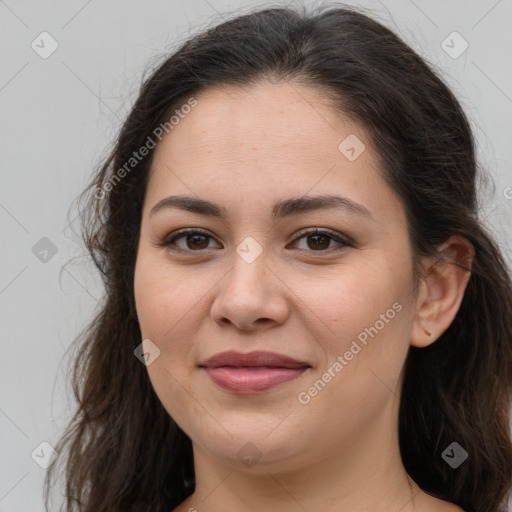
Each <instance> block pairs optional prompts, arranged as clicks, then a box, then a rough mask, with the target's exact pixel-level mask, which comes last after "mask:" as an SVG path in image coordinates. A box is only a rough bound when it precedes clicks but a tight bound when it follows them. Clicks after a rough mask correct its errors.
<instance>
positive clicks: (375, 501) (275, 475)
mask: <svg viewBox="0 0 512 512" xmlns="http://www.w3.org/2000/svg"><path fill="white" fill-rule="evenodd" d="M397 409H398V400H396V398H392V399H391V400H390V402H389V403H388V406H387V407H386V408H385V409H384V410H383V411H381V412H382V414H381V415H380V417H378V418H375V421H371V422H368V427H367V428H366V429H364V430H362V429H361V430H359V431H358V432H357V436H356V437H355V438H353V439H351V440H350V442H349V443H345V444H343V445H342V444H341V443H340V445H338V446H332V447H329V449H328V450H325V454H324V455H322V456H319V455H318V452H315V453H314V454H312V453H303V452H302V453H301V454H300V455H297V457H295V458H294V460H293V461H290V459H288V460H286V461H284V462H283V461H280V462H279V463H266V464H263V459H262V460H261V461H260V462H258V463H256V464H255V465H254V466H253V467H252V468H250V469H248V468H244V469H240V467H239V466H237V467H235V465H234V464H230V463H229V461H219V460H218V459H217V458H216V457H213V456H212V455H211V454H210V453H209V452H207V451H205V450H204V449H203V448H201V447H199V446H197V445H195V444H194V466H195V474H196V489H195V492H194V494H193V495H192V496H190V497H189V498H188V499H187V500H186V502H184V503H183V504H182V506H181V507H180V508H179V509H178V510H179V511H180V512H181V511H191V512H194V510H195V511H197V512H203V511H205V512H206V511H208V512H220V511H225V510H243V511H244V512H252V511H261V510H279V511H281V512H297V511H303V510H322V511H323V512H335V511H336V512H339V511H340V510H350V511H351V512H363V511H364V512H367V511H368V510H372V512H380V511H382V512H385V511H386V512H388V511H389V510H400V511H401V512H406V511H407V512H408V511H409V510H414V509H415V507H414V505H415V497H416V496H418V499H420V496H419V495H421V494H422V491H421V490H420V489H419V488H418V486H417V485H416V484H415V483H414V482H413V481H412V480H411V479H410V477H409V476H408V475H407V473H406V471H405V468H404V467H403V464H402V461H401V458H400V451H399V444H398V433H397V431H396V430H397V429H390V428H389V426H390V425H396V424H397V423H396V421H397V418H398V416H397V415H398V410H397ZM319 441H320V440H319ZM262 451H263V450H262ZM263 453H265V452H264V451H263Z"/></svg>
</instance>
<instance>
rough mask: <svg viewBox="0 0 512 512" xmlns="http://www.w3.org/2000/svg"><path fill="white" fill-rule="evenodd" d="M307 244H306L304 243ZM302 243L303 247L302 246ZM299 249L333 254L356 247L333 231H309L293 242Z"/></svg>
mask: <svg viewBox="0 0 512 512" xmlns="http://www.w3.org/2000/svg"><path fill="white" fill-rule="evenodd" d="M304 242H305V243H304ZM301 243H302V247H301V246H300V245H301ZM293 244H294V245H295V246H296V248H297V249H299V250H302V251H311V252H331V251H339V250H343V249H346V248H347V247H354V245H353V244H352V243H351V242H350V241H349V240H348V239H345V238H342V237H341V236H340V235H338V234H336V233H334V232H331V231H325V230H323V231H320V230H318V229H315V230H309V231H306V232H303V233H302V234H299V236H298V237H297V238H296V239H295V240H294V241H293Z"/></svg>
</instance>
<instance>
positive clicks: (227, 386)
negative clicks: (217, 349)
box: [199, 351, 311, 395]
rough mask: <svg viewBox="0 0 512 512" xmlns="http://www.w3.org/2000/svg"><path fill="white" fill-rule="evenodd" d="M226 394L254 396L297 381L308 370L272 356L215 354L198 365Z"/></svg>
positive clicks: (257, 352) (305, 367)
mask: <svg viewBox="0 0 512 512" xmlns="http://www.w3.org/2000/svg"><path fill="white" fill-rule="evenodd" d="M199 367H200V368H202V369H204V370H205V372H206V373H207V375H208V376H209V377H210V379H211V380H212V381H213V382H214V383H215V384H217V385H218V386H219V387H221V388H222V389H224V390H226V391H230V392H232V393H239V394H249V395H253V394H257V393H262V392H264V391H267V390H269V389H271V388H274V387H275V386H278V385H280V384H283V383H285V382H288V381H290V380H293V379H295V378H297V377H299V376H300V375H301V374H302V373H304V372H305V371H306V370H307V369H308V368H311V366H310V365H309V364H308V363H306V362H304V361H298V360H296V359H293V358H291V357H289V356H285V355H282V354H277V353H274V352H264V351H254V352H248V353H242V352H235V351H228V352H221V353H219V354H215V355H214V356H212V357H210V358H209V359H207V360H206V361H204V362H203V363H201V364H200V365H199Z"/></svg>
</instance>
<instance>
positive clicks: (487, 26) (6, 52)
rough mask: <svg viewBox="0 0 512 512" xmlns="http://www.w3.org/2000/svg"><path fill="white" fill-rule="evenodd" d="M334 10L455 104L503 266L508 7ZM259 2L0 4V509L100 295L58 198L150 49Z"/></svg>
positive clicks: (31, 502) (100, 147)
mask: <svg viewBox="0 0 512 512" xmlns="http://www.w3.org/2000/svg"><path fill="white" fill-rule="evenodd" d="M280 3H282V4H284V3H286V2H275V3H273V4H272V5H276V4H280ZM310 3H313V4H316V3H317V2H310ZM346 3H347V4H350V5H364V6H366V7H368V8H371V9H372V10H373V11H374V12H375V13H376V14H378V15H379V16H380V17H381V19H382V20H383V21H384V22H385V23H386V24H387V25H388V26H390V27H391V28H393V29H394V30H395V31H397V32H399V33H400V34H401V35H402V37H404V38H405V39H406V40H407V41H408V42H409V43H410V44H411V45H412V46H413V47H414V48H415V49H416V50H417V51H419V53H420V54H421V55H422V56H424V57H425V58H426V59H427V60H429V61H430V62H431V63H433V64H434V65H435V66H436V68H437V69H438V70H439V71H440V72H441V73H442V75H443V76H444V78H445V79H446V80H447V81H448V83H449V84H450V85H451V86H452V88H453V90H454V91H455V93H456V95H457V96H458V98H459V99H460V100H461V102H462V104H463V105H464V107H465V109H466V111H467V112H468V114H469V116H470V118H471V121H472V124H473V127H474V130H475V134H476V137H477V140H478V144H479V146H478V152H479V158H480V162H481V164H482V165H483V167H485V168H486V169H488V170H489V172H490V173H491V175H492V177H493V181H494V184H495V192H494V195H491V194H490V193H487V194H486V195H485V196H483V200H484V214H485V216H486V218H487V220H488V222H489V223H490V224H491V226H492V227H493V228H494V230H495V232H496V234H497V236H498V238H499V240H500V243H501V245H502V248H503V251H504V252H505V254H506V257H507V259H508V261H510V260H511V256H512V249H511V240H512V225H511V224H512V222H511V219H512V188H509V187H512V171H511V167H510V164H511V162H512V144H511V130H510V117H511V115H512V73H511V66H510V62H511V61H510V54H511V50H512V30H510V27H511V21H512V1H511V0H499V1H496V0H481V1H473V2H463V1H454V0H435V1H428V2H427V1H422V0H415V1H412V0H396V1H391V0H388V1H384V2H374V1H368V2H346ZM262 5H269V3H268V2H265V3H263V2H256V1H251V2H249V1H246V2H241V1H238V2H236V1H221V0H176V1H173V2H171V1H164V0H158V1H152V2H149V1H139V2H126V1H125V2H122V1H120V0H116V1H114V0H112V1H108V0H104V1H101V0H90V1H85V0H72V1H67V2H65V1H63V0H62V1H46V2H44V1H41V2H36V1H21V0H18V1H16V0H5V1H3V0H0V63H1V64H0V109H1V116H0V130H1V138H0V144H1V148H0V150H1V151H0V158H1V163H0V169H1V178H2V179H1V184H2V186H1V189H0V226H1V229H2V250H1V256H0V257H1V260H0V315H1V325H2V328H3V331H2V332H3V334H2V336H3V339H2V352H3V358H2V359H1V363H0V364H1V368H0V432H1V436H0V453H1V456H0V457H1V459H0V461H1V465H0V512H7V511H8V512H18V511H20V512H21V511H23V512H26V511H31V512H37V511H42V510H43V505H42V482H43V479H44V474H45V470H44V469H43V468H41V467H40V466H39V465H38V464H37V463H36V462H35V461H34V460H33V458H32V457H31V454H32V453H33V452H34V450H35V449H36V448H37V450H36V452H35V454H34V459H36V460H43V459H44V457H45V456H47V453H48V448H45V446H44V445H43V447H42V448H41V447H39V445H40V443H41V442H47V443H49V444H50V445H55V444H56V441H57V439H58V437H59V434H60V433H61V432H62V430H63V428H64V427H65V425H66V423H67V421H68V419H69V417H70V412H71V407H70V403H72V402H71V401H70V400H71V394H70V393H69V388H68V387H67V384H66V368H67V366H68V359H67V358H66V357H65V350H66V349H67V348H68V347H69V345H70V343H71V342H72V340H73V339H74V337H75V336H76V335H77V333H78V331H79V329H80V328H81V327H82V326H83V325H84V324H85V322H86V321H87V320H88V319H89V318H90V316H91V314H92V312H93V311H94V308H95V307H96V305H97V300H98V299H99V297H100V296H101V283H100V281H99V278H98V277H97V276H96V274H95V273H94V271H93V270H92V267H91V265H90V264H89V263H88V262H87V259H86V258H85V257H84V254H85V253H84V249H83V248H82V247H81V246H80V243H79V239H78V237H77V236H76V235H75V234H74V232H73V229H75V230H76V229H78V223H77V222H76V219H75V216H76V208H75V207H74V206H73V200H74V199H75V197H76V196H77V195H78V193H79V192H80V191H81V190H82V189H83V187H84V185H85V183H86V182H87V181H88V178H89V176H90V174H91V171H92V169H93V168H94V167H95V166H96V164H97V163H98V162H99V161H100V158H101V157H102V156H104V155H105V154H106V150H107V147H108V145H109V144H110V143H111V142H112V141H113V139H114V137H115V134H116V132H117V130H118V128H119V126H120V122H121V120H122V119H123V118H124V116H125V115H126V113H127V112H128V110H129V108H130V106H131V105H132V103H133V100H134V98H135V95H136V93H137V90H138V87H139V85H140V81H141V77H142V74H143V72H144V71H145V70H146V69H148V68H149V66H151V65H154V64H155V63H157V62H158V61H159V59H160V57H161V55H162V52H164V51H165V49H166V48H173V47H174V46H175V44H176V42H177V41H181V40H183V39H184V38H186V37H187V36H189V35H190V34H192V33H194V32H196V31H197V30H200V29H201V28H203V27H204V26H205V25H206V24H211V23H213V22H216V21H220V20H221V19H222V16H223V15H226V14H227V13H228V12H229V11H230V10H232V9H240V8H242V10H243V11H246V10H248V9H249V8H250V7H252V6H262ZM43 31H46V32H48V33H49V34H50V35H51V37H52V38H53V39H54V40H55V41H57V43H58V48H57V50H56V51H55V52H54V53H53V54H51V55H50V56H49V57H48V58H46V59H43V58H42V57H41V56H40V55H39V54H38V53H36V51H35V50H34V49H33V48H32V47H31V44H32V42H33V41H34V40H35V43H34V44H39V47H40V48H38V51H39V52H42V51H43V50H44V51H48V50H49V49H51V46H50V40H49V39H45V42H44V49H43V48H42V45H43V43H41V38H39V37H38V36H39V34H41V32H43ZM454 31H456V32H458V33H459V34H460V35H461V36H462V37H463V38H464V40H466V41H467V43H468V45H469V46H468V48H467V50H466V51H465V52H464V53H462V54H461V55H460V56H458V57H457V58H453V55H452V56H450V55H448V54H447V52H446V51H445V49H443V47H442V42H443V41H444V40H445V39H446V38H447V36H449V35H450V34H451V33H452V32H454ZM44 37H47V36H44ZM457 37H458V36H456V38H455V39H453V37H452V39H448V43H445V45H446V44H449V45H450V46H453V48H452V50H451V52H452V53H453V52H458V51H460V50H461V49H462V46H461V44H462V43H463V42H462V40H460V39H457ZM452 40H453V42H452ZM491 192H492V191H491ZM43 237H46V238H47V239H49V240H50V241H51V242H48V240H43V241H41V239H42V238H43ZM51 248H53V250H54V251H55V250H56V251H57V252H56V253H55V254H52V252H51ZM45 249H46V250H49V252H48V253H45V252H44V250H45ZM68 262H70V263H69V264H68V265H67V266H66V268H65V269H63V268H62V267H63V265H64V264H65V263H68ZM38 447H39V448H38ZM37 454H39V459H38V457H37Z"/></svg>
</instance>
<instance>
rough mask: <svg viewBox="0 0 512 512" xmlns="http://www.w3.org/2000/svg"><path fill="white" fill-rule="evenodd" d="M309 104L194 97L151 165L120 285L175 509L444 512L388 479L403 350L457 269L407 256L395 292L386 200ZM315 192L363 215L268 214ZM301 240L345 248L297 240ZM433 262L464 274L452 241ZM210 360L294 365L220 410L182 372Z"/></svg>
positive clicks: (364, 161)
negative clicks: (246, 248) (198, 203)
mask: <svg viewBox="0 0 512 512" xmlns="http://www.w3.org/2000/svg"><path fill="white" fill-rule="evenodd" d="M325 97H326V96H325V94H322V92H321V91H319V90H316V89H313V88H307V87H305V86H302V85H297V84H293V85H292V84H290V83H269V82H261V83H260V84H258V85H257V86H254V87H251V88H250V89H242V88H234V87H230V88H228V87H223V88H210V89H207V90H205V91H203V92H202V93H201V94H199V95H197V96H195V98H196V99H197V106H195V107H194V108H193V109H192V110H191V112H190V113H189V114H187V115H186V116H185V117H184V118H183V119H181V120H180V122H179V124H178V125H176V126H175V127H174V128H173V129H172V131H171V132H170V133H169V134H168V135H167V136H166V137H165V138H164V139H163V140H162V142H161V143H160V144H159V146H158V147H157V148H156V150H155V155H154V160H153V163H152V169H151V174H150V179H149V182H148V188H147V193H146V198H145V203H144V208H143V215H142V225H141V233H140V241H139V246H138V254H137V263H136V270H135V283H134V285H135V299H136V305H137V313H138V318H139V322H140V326H141V330H142V334H143V338H144V339H150V340H151V341H152V343H154V344H155V345H156V346H157V347H158V348H159V350H160V355H159V356H158V357H157V358H156V359H155V360H154V362H152V363H151V364H149V365H148V366H147V370H148V372H149V377H150V379H151V382H152V385H153V387H154V389H155V391H156V393H157V395H158V397H159V399H160V400H161V402H162V404H163V406H164V407H165V409H166V410H167V411H168V413H169V414H170V415H171V416H172V417H173V418H174V420H175V421H176V422H177V423H178V425H179V426H180V427H181V428H182V429H183V430H184V431H185V432H186V433H187V435H188V436H189V437H190V438H191V440H192V443H193V448H194V464H195V472H196V490H195V492H194V494H193V495H192V496H191V497H189V499H187V500H186V501H185V502H183V503H182V504H181V505H180V506H179V507H178V508H177V509H175V512H184V511H188V510H192V511H193V510H197V511H199V512H201V511H203V510H204V511H208V512H217V511H225V510H244V511H261V510H280V511H283V512H292V511H293V512H295V511H303V510H304V509H305V510H310V511H312V510H322V511H324V512H331V511H339V510H350V511H351V512H363V511H368V510H373V511H375V512H379V511H382V512H384V511H386V512H389V511H390V510H396V511H398V510H400V511H401V512H407V511H412V510H416V511H460V510H461V509H459V508H458V507H456V506H455V505H452V504H450V503H448V502H445V501H442V500H439V499H437V498H434V497H432V496H430V495H428V494H426V493H424V492H423V491H421V489H419V487H418V486H417V485H416V484H415V483H414V482H413V481H412V479H410V477H409V476H408V475H407V473H406V472H405V469H404V467H403V465H402V462H401V459H400V454H399V446H398V407H399V397H400V388H401V382H402V369H403V365H404V361H405V358H406V355H407V352H408V349H409V346H410V345H414V346H417V347H424V346H426V345H429V344H430V343H433V342H435V340H436V339H437V338H438V337H439V336H440V335H441V334H442V333H443V332H444V331H445V330H446V329H447V328H448V326H449V325H450V323H451V322H452V321H453V319H454V317H455V315H456V313H457V310H458V309H459V306H460V303H461V301H462V297H463V294H464V290H465V287H466V285H467V282H468V279H469V272H467V271H463V270H460V269H458V268H457V267H456V266H454V265H450V264H437V265H435V264H434V263H435V260H434V259H433V258H424V259H423V267H424V269H425V271H426V273H427V277H426V278H425V279H424V280H423V281H422V282H421V285H420V287H419V291H418V293H417V294H416V295H415V294H414V293H413V275H412V254H411V246H410V243H409V238H408V236H407V223H406V218H405V213H404V209H403V207H402V203H401V201H400V199H399V198H398V197H397V195H396V194H395V192H394V191H393V190H392V189H391V188H390V187H389V186H388V185H387V184H386V183H385V181H384V180H383V179H382V177H381V175H380V174H379V165H380V164H379V159H378V155H377V153H376V151H375V150H374V149H373V148H372V145H371V142H370V140H369V138H368V136H367V134H366V133H365V131H364V130H363V128H362V127H361V126H360V125H359V124H358V123H356V122H354V121H352V120H350V119H349V118H348V117H346V116H340V115H339V114H336V113H334V111H333V109H332V106H330V105H329V104H328V103H327V100H326V99H325ZM350 134H355V135H356V136H357V137H358V138H359V139H360V140H361V141H362V142H363V143H364V144H365V147H366V149H365V150H364V151H363V152H362V153H361V154H360V155H359V157H358V158H356V159H355V160H354V161H349V159H347V158H346V156H345V155H344V154H342V153H341V152H340V150H339V149H338V145H339V144H340V142H342V141H343V140H344V139H345V138H346V137H347V136H348V135H350ZM326 194H337V195H341V196H344V197H347V198H349V199H351V200H352V201H355V202H357V203H360V204H362V205H364V206H365V207H366V208H367V209H368V210H369V211H370V213H371V218H369V217H366V216H364V215H358V214H355V213H352V212H350V211H347V210H344V209H341V208H330V209H317V210H313V211H310V212H307V213H301V214H298V215H292V216H289V217H285V218H283V219H280V220H278V221H276V220H275V219H273V218H272V216H271V212H272V207H273V205H274V204H275V203H276V202H278V201H281V200H285V199H289V198H297V197H301V196H303V195H307V196H320V195H326ZM171 195H185V196H189V197H195V198H201V199H206V200H209V201H211V202H214V203H216V204H217V205H219V206H221V207H224V208H225V209H226V211H227V217H226V218H225V219H223V220H221V219H219V218H215V217H211V216H206V215H203V214H199V213H195V212H189V211H184V210H181V209H178V208H166V209H162V210H160V211H158V212H157V213H155V214H154V215H150V211H151V209H152V208H153V207H154V206H155V205H156V204H157V203H158V202H159V201H160V200H162V199H163V198H166V197H167V196H171ZM182 228H200V229H203V230H206V231H208V232H209V233H210V235H211V238H208V237H206V238H201V237H199V239H197V238H196V239H192V241H189V242H188V244H187V241H186V238H185V237H182V238H181V239H179V240H176V241H175V245H174V247H176V246H177V247H179V248H181V249H182V250H183V251H184V252H181V253H178V252H176V251H173V250H172V247H173V246H167V247H162V246H159V243H161V242H162V241H164V240H165V239H170V238H172V237H170V236H169V235H171V234H173V233H175V232H176V231H177V230H179V229H182ZM313 228H319V229H320V228H321V229H329V230H331V231H334V232H335V233H336V234H339V235H340V236H342V237H349V239H350V240H352V241H353V246H342V245H339V244H338V243H337V242H336V241H335V240H333V239H329V238H320V239H318V238H314V237H312V236H309V237H308V236H303V234H301V235H300V236H301V238H299V237H298V236H297V234H298V233H299V231H301V230H307V231H311V229H313ZM309 235H312V233H309ZM248 236H250V237H252V238H253V239H254V240H256V241H257V243H258V244H259V245H260V246H261V248H262V250H263V252H262V253H261V254H260V255H259V256H258V257H257V258H256V259H255V260H254V261H253V262H252V263H248V262H247V261H246V260H245V259H243V258H242V257H241V256H240V255H239V253H237V251H236V248H237V246H239V245H240V244H241V242H242V241H243V240H244V239H245V238H246V237H248ZM198 240H199V242H198ZM319 240H320V242H319ZM332 248H334V249H332ZM336 248H339V249H340V250H338V251H336ZM443 248H444V249H446V254H447V257H449V258H451V259H452V260H453V261H459V262H462V263H465V264H470V263H471V258H472V247H471V245H470V244H469V242H467V241H466V240H464V239H462V238H459V237H452V238H450V239H449V240H448V241H447V242H446V243H445V244H444V247H443ZM395 303H399V305H400V306H401V310H400V312H399V313H397V314H396V315H395V316H394V318H393V319H392V320H389V321H388V322H386V323H385V325H384V327H383V328H381V329H380V330H379V331H378V334H377V335H375V337H374V338H369V340H368V343H367V345H366V346H362V350H361V351H360V352H359V353H357V355H355V356H354V357H353V359H352V360H350V361H349V362H348V364H347V365H346V366H344V367H343V369H342V370H341V371H340V372H338V373H336V376H335V377H334V378H332V379H331V381H330V382H328V383H327V384H326V385H325V387H324V388H323V389H321V391H320V392H318V393H317V394H316V395H315V396H314V397H311V400H310V402H309V403H307V404H302V403H300V402H299V401H298V395H299V393H301V392H304V391H307V390H308V389H309V388H310V387H311V386H312V385H313V384H314V382H315V381H317V380H318V379H321V378H322V375H323V374H325V372H326V371H327V370H328V368H329V367H331V368H332V365H333V363H334V362H335V361H336V360H337V357H338V356H339V355H343V354H344V353H345V352H346V351H347V350H349V348H350V346H351V343H352V342H353V340H356V339H357V335H358V334H359V333H361V332H362V331H364V329H365V328H368V327H370V326H374V325H376V321H377V320H379V318H381V317H380V315H382V314H385V313H386V311H388V310H389V309H390V308H391V307H392V305H393V304H395ZM426 330H428V331H430V332H432V333H433V337H429V336H428V335H427V333H426ZM359 345H361V344H359ZM225 350H238V351H242V352H249V351H252V350H269V351H273V352H277V353H280V354H285V355H288V356H291V357H293V358H295V359H298V360H300V361H306V362H307V363H308V364H309V365H310V366H311V368H309V369H308V370H307V371H306V372H305V373H303V374H302V375H301V376H299V377H298V378H296V379H294V380H292V381H289V382H286V383H284V384H281V385H280V386H277V387H275V388H272V389H270V390H268V391H267V392H265V393H262V394H260V395H252V396H251V395H236V394H233V393H230V392H228V391H225V390H223V389H221V388H219V387H218V386H216V385H215V384H214V383H213V382H212V381H211V380H210V379H209V377H208V376H207V375H206V374H205V372H204V371H203V370H202V369H200V368H199V367H198V364H199V363H200V362H201V361H203V360H205V359H206V358H208V357H210V356H212V355H213V354H216V353H218V352H222V351H225ZM419 441H420V442H421V440H419ZM248 442H251V443H252V444H253V445H254V446H255V447H256V449H257V452H258V453H259V454H260V456H261V458H260V459H259V460H258V461H257V463H256V464H254V465H253V466H251V467H248V466H247V465H246V464H245V463H244V461H243V460H241V459H240V458H239V456H238V455H237V454H238V452H239V450H240V449H241V448H242V447H244V445H246V443H248Z"/></svg>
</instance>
